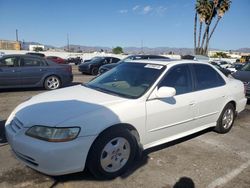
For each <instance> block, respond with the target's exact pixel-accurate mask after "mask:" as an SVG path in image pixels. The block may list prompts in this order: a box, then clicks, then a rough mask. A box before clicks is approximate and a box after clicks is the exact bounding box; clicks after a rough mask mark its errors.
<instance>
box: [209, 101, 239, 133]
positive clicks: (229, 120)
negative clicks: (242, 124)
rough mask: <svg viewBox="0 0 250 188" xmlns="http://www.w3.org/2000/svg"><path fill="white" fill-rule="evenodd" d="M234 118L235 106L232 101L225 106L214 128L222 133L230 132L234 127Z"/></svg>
mask: <svg viewBox="0 0 250 188" xmlns="http://www.w3.org/2000/svg"><path fill="white" fill-rule="evenodd" d="M234 119H235V107H234V105H233V104H232V103H228V104H227V105H226V106H225V107H224V109H223V111H222V113H221V115H220V117H219V119H218V121H217V125H216V127H215V129H214V130H215V131H216V132H217V133H221V134H225V133H227V132H229V131H230V130H231V128H232V127H233V124H234Z"/></svg>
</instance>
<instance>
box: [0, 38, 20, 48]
mask: <svg viewBox="0 0 250 188" xmlns="http://www.w3.org/2000/svg"><path fill="white" fill-rule="evenodd" d="M0 49H1V50H21V43H20V42H19V41H11V40H0Z"/></svg>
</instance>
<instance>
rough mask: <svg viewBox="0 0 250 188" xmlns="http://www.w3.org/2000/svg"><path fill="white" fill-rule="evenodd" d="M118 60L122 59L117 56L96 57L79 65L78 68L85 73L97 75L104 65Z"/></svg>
mask: <svg viewBox="0 0 250 188" xmlns="http://www.w3.org/2000/svg"><path fill="white" fill-rule="evenodd" d="M118 61H120V59H119V58H116V57H96V58H93V59H91V60H90V61H88V62H86V63H82V64H81V65H79V67H78V70H79V71H80V72H81V73H83V74H84V73H87V74H92V75H97V74H98V70H99V68H100V67H101V66H102V65H106V64H113V63H117V62H118Z"/></svg>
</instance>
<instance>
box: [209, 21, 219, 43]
mask: <svg viewBox="0 0 250 188" xmlns="http://www.w3.org/2000/svg"><path fill="white" fill-rule="evenodd" d="M220 19H221V17H218V18H217V20H216V23H215V25H214V28H213V29H212V32H211V34H210V35H209V38H208V40H209V41H210V39H211V37H212V35H213V34H214V31H215V29H216V27H217V25H218V23H219V21H220Z"/></svg>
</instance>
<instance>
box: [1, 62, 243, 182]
mask: <svg viewBox="0 0 250 188" xmlns="http://www.w3.org/2000/svg"><path fill="white" fill-rule="evenodd" d="M246 101H247V100H246V98H245V93H244V85H243V83H242V82H240V81H238V80H235V79H232V78H227V77H225V76H224V75H223V74H222V73H221V72H219V71H218V70H217V69H215V68H214V67H213V66H211V65H210V64H207V63H199V62H197V61H189V60H185V61H184V60H182V61H181V60H180V61H177V60H174V61H172V60H168V61H156V60H155V61H151V60H147V61H146V60H140V61H139V60H138V61H135V62H133V63H129V62H128V63H122V64H120V65H119V66H117V67H115V68H114V69H112V70H110V71H108V72H106V73H105V74H103V75H101V76H99V77H97V78H95V79H94V80H92V81H90V82H89V83H87V84H83V85H78V86H73V87H68V88H64V89H59V90H56V91H50V92H47V93H44V94H40V95H37V96H35V97H32V98H31V99H30V100H28V101H26V102H24V103H22V104H20V105H19V106H18V107H17V108H16V109H15V110H14V111H13V112H12V113H11V115H10V117H9V118H8V120H7V122H6V135H7V139H8V142H9V144H10V146H11V147H12V150H13V152H14V153H15V155H16V156H17V158H18V159H20V160H21V161H23V162H24V163H25V164H26V165H28V166H29V167H31V168H33V169H35V170H38V171H40V172H42V173H45V174H49V175H62V174H68V173H73V172H78V171H82V170H83V169H84V168H88V169H89V170H90V171H91V172H92V173H93V174H94V175H95V176H96V177H98V178H114V177H116V176H119V175H121V174H122V173H124V172H125V171H126V170H127V169H128V168H129V166H130V165H131V163H132V162H133V160H134V158H135V155H136V154H137V153H138V151H141V150H144V149H147V148H150V147H154V146H157V145H159V144H163V143H166V142H169V141H172V140H175V139H178V138H181V137H184V136H187V135H190V134H193V133H195V132H198V131H201V130H204V129H207V128H209V127H214V130H215V131H216V132H218V133H227V132H228V131H229V130H230V129H231V128H232V126H233V122H234V119H235V117H236V114H237V113H239V112H241V111H243V110H244V108H245V105H246Z"/></svg>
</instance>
